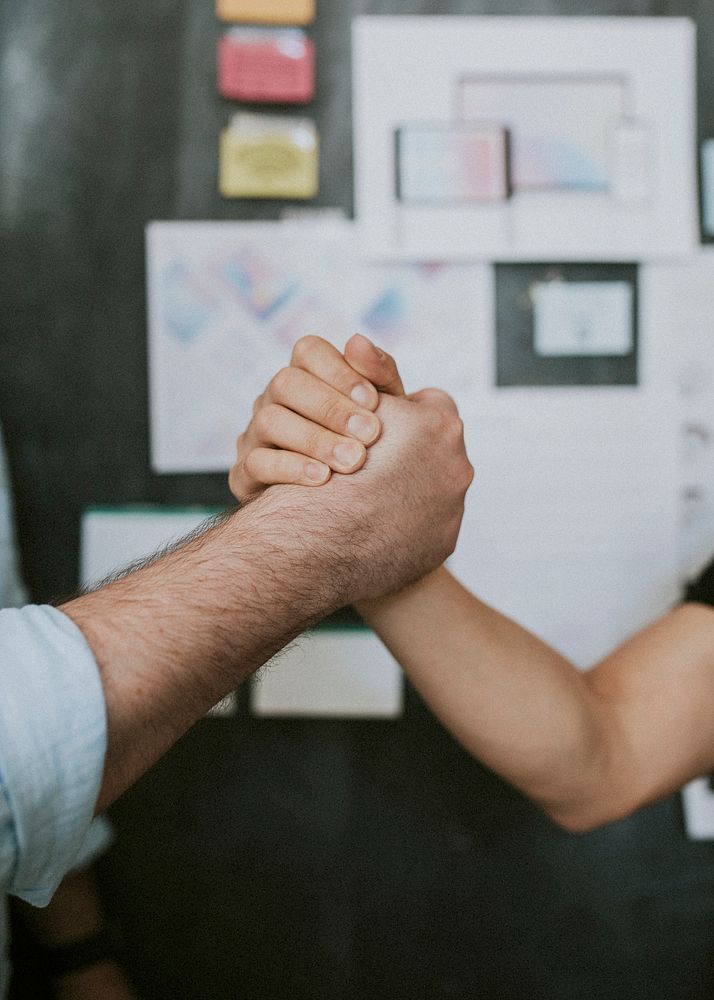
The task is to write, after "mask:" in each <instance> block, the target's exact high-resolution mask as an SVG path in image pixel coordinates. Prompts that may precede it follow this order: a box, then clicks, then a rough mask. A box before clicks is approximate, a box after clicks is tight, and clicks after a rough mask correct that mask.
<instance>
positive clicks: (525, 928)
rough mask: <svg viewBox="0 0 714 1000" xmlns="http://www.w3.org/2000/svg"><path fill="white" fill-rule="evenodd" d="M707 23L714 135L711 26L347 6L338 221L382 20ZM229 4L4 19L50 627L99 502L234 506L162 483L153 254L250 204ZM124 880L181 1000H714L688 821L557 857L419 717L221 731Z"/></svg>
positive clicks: (12, 383) (8, 306)
mask: <svg viewBox="0 0 714 1000" xmlns="http://www.w3.org/2000/svg"><path fill="white" fill-rule="evenodd" d="M442 12H443V13H464V14H476V13H488V14H497V13H509V14H537V13H540V14H554V13H562V14H586V13H587V14H591V13H596V14H656V15H674V14H689V15H691V16H693V17H695V18H696V19H697V21H698V24H699V28H700V57H701V63H700V102H701V104H700V108H701V111H700V115H701V131H702V134H703V135H714V9H713V8H712V5H711V0H699V2H695V0H692V2H689V3H686V2H681V3H675V2H671V3H667V2H661V0H660V2H656V0H651V2H648V0H619V2H618V0H593V2H585V0H573V2H567V0H550V2H549V0H519V2H514V0H512V2H509V0H492V2H481V3H478V2H473V3H468V2H466V0H462V2H458V0H442V2H438V0H423V2H418V0H392V2H386V0H382V2H379V0H375V2H372V3H368V2H362V3H359V2H352V3H349V2H346V3H338V2H335V0H322V3H321V9H320V14H319V21H318V23H317V26H316V29H315V34H316V37H317V42H318V48H319V73H320V80H319V93H318V98H317V102H316V106H315V113H316V115H317V117H318V119H319V124H320V127H321V131H322V137H323V177H322V193H321V196H320V203H321V204H324V205H340V206H342V207H344V208H345V209H347V210H350V209H351V151H350V88H349V59H350V49H349V28H350V19H351V17H352V16H353V15H354V14H359V13H425V14H427V13H442ZM216 36H217V25H216V23H215V21H214V18H213V13H212V4H211V2H210V0H193V2H190V0H151V2H150V3H147V2H145V0H144V2H139V0H121V2H109V0H68V2H66V3H63V4H58V3H56V2H51V0H22V2H20V0H3V2H2V3H1V4H0V182H1V183H0V240H1V242H0V246H1V248H2V249H1V251H0V253H1V255H2V260H1V266H0V415H1V417H2V420H3V421H4V424H5V430H6V433H7V437H8V445H9V451H10V458H11V465H12V471H13V475H14V480H15V485H16V489H17V496H18V504H19V522H20V531H21V543H22V553H23V559H24V568H25V572H26V576H27V579H28V581H29V583H30V585H31V587H32V591H33V595H34V597H35V599H36V600H48V599H52V598H54V597H57V596H60V595H62V594H66V593H67V592H69V591H71V590H72V588H73V587H74V586H75V585H76V578H77V555H78V552H77V550H78V526H79V518H80V512H81V510H82V509H83V508H84V507H86V506H87V505H89V504H92V503H106V502H112V503H114V502H116V503H119V502H131V501H154V502H157V503H167V504H177V503H178V504H180V503H197V502H201V503H209V504H221V503H223V502H226V501H227V499H228V494H227V491H226V487H225V484H224V482H223V479H222V478H221V477H200V476H195V477H194V476H181V477H178V476H174V477H157V476H154V475H152V474H151V473H150V472H149V468H148V441H147V388H146V358H145V353H146V349H145V326H146V324H145V310H144V256H143V230H144V225H145V223H146V222H147V221H148V220H149V219H165V218H179V219H181V218H196V219H198V218H208V219H210V218H216V219H224V218H235V219H237V218H258V217H260V218H263V217H268V218H271V217H275V216H276V215H277V214H278V212H279V210H280V208H279V206H272V205H258V204H256V205H246V204H243V203H237V202H236V203H226V202H222V201H221V200H220V199H219V197H218V196H217V193H216V137H217V133H218V130H219V128H220V127H221V125H222V124H223V122H224V120H225V119H226V117H227V114H228V111H229V109H228V107H227V106H225V105H223V104H222V102H221V101H220V100H219V99H218V98H217V97H216V96H215V88H214V70H213V65H214V46H215V40H216ZM113 815H114V819H115V821H116V824H117V827H118V829H119V833H120V836H119V841H118V843H117V846H116V847H115V848H114V850H113V851H112V852H111V854H110V856H109V858H108V859H107V860H106V862H105V863H104V865H103V870H102V881H103V886H104V889H105V890H106V894H107V898H108V900H109V902H110V905H111V906H112V908H113V909H114V910H115V912H116V913H117V914H118V915H119V916H120V917H121V918H122V920H123V922H124V927H125V933H126V938H127V946H128V959H129V966H130V969H131V971H132V972H133V974H134V975H135V977H136V980H137V982H138V983H139V985H140V986H142V987H143V990H144V992H145V995H146V996H147V997H152V998H157V1000H164V998H165V1000H175V998H177V997H181V998H182V1000H194V998H196V1000H198V998H210V1000H222V998H225V1000H229V998H230V1000H235V998H246V1000H260V998H266V1000H267V998H270V1000H281V998H285V1000H287V998H290V1000H300V998H305V1000H322V998H324V1000H328V998H329V1000H358V998H359V1000H363V998H365V997H369V998H371V1000H380V998H384V1000H387V998H389V1000H420V998H424V1000H436V998H439V997H468V998H475V997H478V998H480V1000H491V998H493V1000H504V998H505V1000H508V998H514V1000H515V998H528V1000H536V998H543V1000H580V998H588V997H597V998H598V1000H615V998H618V1000H619V998H625V997H626V998H628V1000H635V998H647V1000H673V998H676V1000H685V998H692V1000H695V998H696V1000H700V998H701V1000H703V998H705V997H710V996H711V995H712V994H713V993H714V949H713V948H712V945H713V944H714V846H710V845H701V844H700V845H696V844H692V843H689V842H687V840H686V838H685V836H684V833H683V829H682V817H681V809H680V804H679V800H678V799H677V798H673V799H671V800H669V801H667V802H664V803H662V804H660V805H657V806H655V807H654V808H651V809H648V810H646V811H644V812H642V813H641V814H639V815H637V816H635V817H633V818H632V819H630V820H628V821H627V822H623V823H620V824H617V825H615V826H613V827H611V828H609V829H605V830H602V831H600V832H598V833H595V834H592V835H590V836H586V837H571V836H568V835H566V834H564V833H561V832H559V831H557V830H556V829H554V828H553V827H552V826H551V825H550V824H549V823H548V822H547V821H546V820H545V819H544V818H542V817H541V816H540V815H539V814H538V813H537V812H536V810H535V809H534V808H532V807H531V806H530V805H529V804H528V803H527V802H526V801H524V800H523V799H522V798H521V797H520V796H519V795H518V794H517V793H515V792H513V791H512V790H510V789H508V788H507V787H505V786H504V785H503V784H501V783H500V782H499V781H498V780H497V779H495V778H494V777H493V776H492V775H490V774H489V773H487V772H485V771H484V770H483V769H481V768H480V767H479V766H478V765H477V764H475V763H474V762H472V761H471V760H469V759H468V758H467V757H466V755H465V754H464V753H463V752H462V751H461V750H460V749H459V748H458V747H457V746H456V745H455V744H454V742H453V741H452V740H451V738H450V737H449V736H448V735H447V734H445V733H444V731H443V730H442V729H441V728H440V726H439V725H438V724H437V723H436V722H435V721H434V719H433V718H432V717H431V715H430V714H429V712H428V711H427V710H426V709H425V708H424V707H423V706H422V705H421V703H420V702H419V701H418V699H417V698H416V696H414V695H413V694H411V693H410V694H409V696H408V701H407V709H406V714H405V717H404V719H403V720H402V721H400V722H399V723H396V724H394V723H378V722H365V723H349V724H342V723H317V722H307V721H305V722H301V721H297V722H270V721H257V720H254V719H251V718H250V717H249V715H248V713H247V711H246V709H245V705H243V706H242V708H241V713H240V716H239V718H237V719H235V720H232V721H228V722H226V721H210V722H204V723H202V724H200V725H199V726H198V727H197V729H196V730H195V731H194V732H193V733H192V734H191V735H190V736H189V737H188V738H187V739H185V740H184V741H183V743H182V745H180V746H179V747H178V748H177V749H176V750H175V751H174V752H173V753H171V754H170V755H169V756H168V757H167V758H166V759H165V760H164V761H163V762H162V763H161V764H160V765H159V766H158V767H157V768H156V769H155V770H154V771H153V773H152V774H151V775H150V776H148V777H147V778H146V779H145V780H144V781H143V782H142V783H141V785H140V786H139V787H138V788H137V789H136V790H134V791H133V792H132V793H131V794H129V795H127V796H126V797H125V799H124V800H123V801H122V802H121V803H120V804H119V805H117V806H116V808H115V809H114V811H113Z"/></svg>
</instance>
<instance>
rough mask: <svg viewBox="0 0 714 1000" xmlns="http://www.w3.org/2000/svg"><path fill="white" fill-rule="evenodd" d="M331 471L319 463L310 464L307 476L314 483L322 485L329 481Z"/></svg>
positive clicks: (306, 469)
mask: <svg viewBox="0 0 714 1000" xmlns="http://www.w3.org/2000/svg"><path fill="white" fill-rule="evenodd" d="M328 472H329V469H328V468H327V466H326V465H320V464H319V462H308V463H307V465H306V466H305V475H306V476H307V478H308V479H309V480H311V482H313V483H321V482H323V481H324V480H325V479H327V474H328Z"/></svg>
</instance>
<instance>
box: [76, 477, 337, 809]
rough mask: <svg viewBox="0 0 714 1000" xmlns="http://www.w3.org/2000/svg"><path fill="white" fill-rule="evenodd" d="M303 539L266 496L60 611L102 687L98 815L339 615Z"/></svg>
mask: <svg viewBox="0 0 714 1000" xmlns="http://www.w3.org/2000/svg"><path fill="white" fill-rule="evenodd" d="M310 532H311V527H310V523H309V521H306V519H305V518H304V517H303V516H302V513H301V512H300V511H296V510H293V509H292V508H291V505H290V496H289V493H285V492H283V493H282V494H281V492H280V491H277V492H275V491H274V492H273V493H272V494H270V495H266V497H264V498H262V499H261V500H260V501H256V502H255V503H253V504H250V505H249V506H248V507H246V508H245V509H244V510H242V511H240V512H238V513H237V514H234V515H232V516H230V517H229V518H228V519H227V520H226V521H225V522H224V523H221V524H218V525H217V526H215V527H212V528H210V529H209V530H208V531H207V532H206V533H205V534H203V535H201V536H200V537H199V538H196V539H193V540H192V541H189V542H188V543H187V544H185V545H184V546H182V547H180V548H178V549H177V550H175V551H173V552H171V553H170V554H168V555H165V556H163V557H162V558H160V559H158V560H157V561H155V562H153V563H151V564H150V565H148V566H146V567H144V568H142V569H139V570H137V571H136V572H133V573H130V574H129V575H127V576H126V577H124V578H122V579H119V580H117V581H115V582H114V583H112V584H110V585H109V586H107V587H104V588H103V589H101V590H98V591H96V592H94V593H90V594H87V595H84V596H82V597H80V598H78V599H77V600H75V601H72V602H70V603H69V604H67V605H65V606H64V607H63V608H62V611H64V612H65V613H66V614H67V615H69V617H70V618H72V619H73V620H74V621H75V622H76V624H77V625H78V626H79V627H80V629H81V630H82V631H83V632H84V634H85V637H86V638H87V640H88V642H89V644H90V646H91V648H92V651H93V653H94V655H95V658H96V660H97V663H98V665H99V669H100V672H101V676H102V683H103V686H104V693H105V699H106V706H107V722H108V749H107V757H106V765H105V771H104V779H103V785H102V790H101V793H100V797H99V801H98V804H97V811H101V810H102V809H104V808H105V807H106V806H107V805H108V804H109V803H110V802H111V801H112V800H113V799H114V798H116V797H117V795H119V794H121V792H123V791H124V790H125V789H126V788H127V787H128V786H129V785H130V784H131V783H132V782H133V781H135V780H136V779H137V778H138V777H139V776H140V775H141V774H142V773H143V772H144V771H145V770H146V769H147V768H148V767H150V766H151V765H152V764H153V763H154V762H155V761H156V760H157V759H158V758H159V757H160V756H161V755H162V754H163V753H164V752H165V751H166V750H167V749H168V748H169V747H170V746H171V745H172V744H173V743H174V742H175V741H176V740H177V739H178V738H179V737H180V736H181V735H182V734H183V733H184V732H185V731H186V730H187V729H188V728H189V727H190V726H191V725H192V724H193V723H194V722H195V721H196V720H197V719H199V718H200V717H201V716H202V715H203V714H204V713H205V712H206V711H207V710H208V709H209V708H210V707H211V706H212V705H213V704H215V703H216V702H217V701H218V700H219V699H220V698H221V697H223V696H224V695H226V694H227V693H228V692H229V691H231V690H233V689H234V688H235V687H237V686H238V685H239V684H240V683H241V682H242V681H243V680H244V679H245V678H246V677H248V676H249V675H250V674H251V673H252V672H253V671H255V670H256V669H257V668H258V667H260V666H261V665H262V664H263V663H265V662H266V660H268V659H269V658H270V657H271V656H272V655H273V654H274V653H275V652H277V651H278V650H279V649H280V648H281V647H282V646H284V645H285V644H286V643H287V642H289V641H290V640H291V639H293V638H294V637H295V636H296V635H297V634H299V633H300V632H301V631H302V630H303V629H304V628H305V627H307V626H308V625H310V624H312V623H313V622H314V621H315V620H316V619H318V618H319V617H321V616H322V615H323V614H325V613H328V612H329V611H330V610H332V609H333V607H334V606H336V605H337V604H338V603H339V600H340V598H339V597H336V596H335V592H336V591H337V590H338V588H336V587H334V586H333V585H332V581H331V580H330V579H329V561H328V560H327V559H326V560H325V565H324V566H323V565H322V564H321V561H320V558H319V553H320V539H319V538H311V537H310ZM309 579H311V583H310V585H309V586H307V585H306V580H309Z"/></svg>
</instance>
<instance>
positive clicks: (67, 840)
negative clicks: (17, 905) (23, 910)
mask: <svg viewBox="0 0 714 1000" xmlns="http://www.w3.org/2000/svg"><path fill="white" fill-rule="evenodd" d="M106 742H107V726H106V706H105V702H104V694H103V689H102V684H101V679H100V676H99V671H98V669H97V665H96V663H95V660H94V657H93V655H92V652H91V650H90V648H89V646H88V644H87V642H86V640H85V638H84V636H83V635H82V633H81V632H80V630H79V629H78V628H77V626H76V625H75V624H74V623H73V622H72V621H71V620H70V619H69V618H67V617H66V615H63V614H62V613H61V612H60V611H57V610H56V609H55V608H50V607H35V606H31V607H26V608H21V609H19V610H7V611H0V839H1V840H2V841H3V843H2V844H0V889H2V890H4V891H5V892H10V893H13V894H14V895H17V896H20V897H21V898H22V899H25V900H26V901H27V902H29V903H32V904H34V905H36V906H45V905H46V904H47V903H48V902H49V901H50V899H51V898H52V894H53V893H54V891H55V889H56V888H57V886H58V885H59V883H60V882H61V881H62V879H63V877H64V876H65V875H66V873H67V872H68V871H70V870H71V869H72V868H73V867H74V866H75V864H76V863H77V862H78V859H79V858H80V856H81V854H82V851H83V849H86V845H87V838H88V836H89V830H90V826H91V824H92V818H93V815H94V808H95V804H96V801H97V797H98V795H99V789H100V786H101V780H102V771H103V768H104V757H105V754H106Z"/></svg>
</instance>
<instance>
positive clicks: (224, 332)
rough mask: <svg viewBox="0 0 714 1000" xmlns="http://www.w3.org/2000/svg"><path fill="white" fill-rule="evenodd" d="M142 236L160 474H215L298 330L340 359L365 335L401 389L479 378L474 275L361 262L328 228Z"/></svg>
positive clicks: (478, 290)
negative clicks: (384, 356)
mask: <svg viewBox="0 0 714 1000" xmlns="http://www.w3.org/2000/svg"><path fill="white" fill-rule="evenodd" d="M147 235H148V239H147V249H148V271H149V282H148V284H149V355H150V392H151V454H152V465H153V467H154V468H155V469H156V470H157V471H159V472H210V471H225V470H227V469H228V468H229V467H230V465H232V463H233V461H234V458H235V439H236V437H237V436H238V434H239V433H241V432H242V431H243V430H244V429H245V427H246V426H247V424H248V421H249V420H250V416H251V408H252V404H253V401H254V400H255V398H256V397H257V396H258V395H260V393H261V392H263V390H264V389H265V386H266V384H267V383H268V381H269V380H270V378H271V377H272V376H273V375H275V373H276V372H277V371H278V370H279V369H280V368H282V367H283V366H285V365H287V364H289V361H290V354H291V350H292V347H293V345H294V343H295V342H296V341H297V340H298V339H299V338H300V337H301V336H303V335H305V334H308V333H312V334H318V335H319V336H322V337H324V338H325V339H327V340H330V341H331V342H333V343H335V344H336V345H337V346H339V347H340V348H342V347H343V346H344V344H345V342H346V341H347V340H348V339H349V337H350V336H351V335H352V334H353V333H356V332H358V331H359V332H362V333H364V334H366V335H367V336H370V337H372V338H373V339H374V340H375V341H376V342H377V343H378V344H380V345H381V346H383V347H384V348H385V349H386V350H387V351H389V352H390V353H392V354H395V355H396V356H398V357H399V358H400V363H401V365H402V368H403V372H404V376H405V378H406V379H407V380H408V382H409V384H410V385H412V386H414V387H418V388H422V387H423V386H424V385H427V384H429V385H434V384H436V385H439V386H441V387H442V388H444V389H446V390H447V391H451V392H452V393H454V394H455V395H459V394H460V393H462V392H464V391H468V390H469V389H470V388H471V387H472V386H473V385H474V384H476V382H477V381H478V373H477V372H476V370H475V362H474V354H475V342H476V340H477V338H478V337H479V336H480V331H481V329H482V328H483V317H484V316H485V315H487V314H488V310H489V308H490V303H489V302H487V301H486V299H485V297H484V291H483V289H484V287H485V282H486V277H487V270H486V268H484V267H479V266H476V265H461V266H454V265H452V266H443V265H429V264H423V265H414V266H403V265H402V266H396V267H395V266H391V267H385V266H380V265H367V264H363V263H362V262H361V261H360V260H359V258H358V255H357V247H356V238H355V231H354V225H353V224H352V223H350V222H346V221H340V220H319V221H315V222H312V221H309V220H307V219H305V220H302V221H300V222H294V223H288V222H282V223H269V222H265V223H154V224H152V225H151V226H150V227H149V229H148V234H147Z"/></svg>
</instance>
